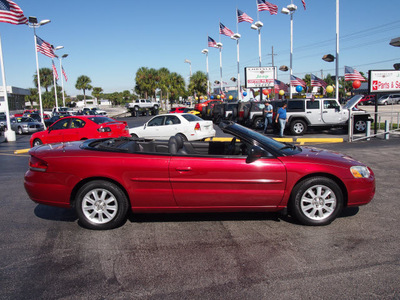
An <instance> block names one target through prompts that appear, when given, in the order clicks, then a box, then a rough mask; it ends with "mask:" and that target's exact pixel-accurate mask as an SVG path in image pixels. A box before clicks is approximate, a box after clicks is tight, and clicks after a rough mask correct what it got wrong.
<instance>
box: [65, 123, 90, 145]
mask: <svg viewBox="0 0 400 300" xmlns="http://www.w3.org/2000/svg"><path fill="white" fill-rule="evenodd" d="M85 125H86V122H85V121H84V120H82V119H79V118H71V121H70V123H69V125H68V128H67V130H65V131H64V139H63V141H64V142H71V141H79V140H81V139H82V138H89V136H87V135H85V134H84V129H83V128H84V127H85Z"/></svg>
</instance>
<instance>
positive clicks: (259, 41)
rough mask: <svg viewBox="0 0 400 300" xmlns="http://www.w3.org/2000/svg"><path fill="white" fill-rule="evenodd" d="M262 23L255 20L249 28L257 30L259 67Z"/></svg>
mask: <svg viewBox="0 0 400 300" xmlns="http://www.w3.org/2000/svg"><path fill="white" fill-rule="evenodd" d="M263 26H264V24H263V23H262V22H261V21H257V22H255V23H254V24H251V26H250V28H251V29H254V30H257V31H258V66H259V67H261V28H262V27H263ZM260 101H262V88H260Z"/></svg>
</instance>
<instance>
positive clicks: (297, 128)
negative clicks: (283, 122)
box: [293, 122, 305, 134]
mask: <svg viewBox="0 0 400 300" xmlns="http://www.w3.org/2000/svg"><path fill="white" fill-rule="evenodd" d="M293 131H294V132H295V133H297V134H301V133H303V132H304V131H305V130H304V125H303V123H300V122H298V123H297V122H296V123H295V124H294V125H293Z"/></svg>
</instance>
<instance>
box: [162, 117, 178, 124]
mask: <svg viewBox="0 0 400 300" xmlns="http://www.w3.org/2000/svg"><path fill="white" fill-rule="evenodd" d="M180 123H181V121H180V120H179V118H178V117H176V116H167V117H166V118H165V125H176V124H180Z"/></svg>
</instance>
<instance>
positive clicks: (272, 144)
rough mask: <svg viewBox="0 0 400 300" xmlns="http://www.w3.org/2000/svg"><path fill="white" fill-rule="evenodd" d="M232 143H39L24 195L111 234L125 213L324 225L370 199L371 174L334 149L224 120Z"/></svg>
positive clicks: (130, 140) (120, 140) (176, 139)
mask: <svg viewBox="0 0 400 300" xmlns="http://www.w3.org/2000/svg"><path fill="white" fill-rule="evenodd" d="M220 127H221V128H222V130H223V131H224V132H225V133H227V134H231V135H233V136H234V138H233V139H232V140H231V141H214V140H211V141H196V142H187V141H183V140H182V139H180V138H179V137H175V136H172V137H171V138H170V139H169V141H162V140H159V141H158V140H144V139H140V140H139V139H133V138H116V139H97V140H87V141H80V142H73V143H63V144H54V145H41V146H38V147H35V148H33V149H31V150H30V151H29V154H30V160H29V170H28V171H27V172H26V174H25V181H24V185H25V189H26V191H27V193H28V195H29V197H30V198H31V199H32V200H33V201H35V202H37V203H41V204H46V205H52V206H59V207H73V208H75V209H76V211H77V215H78V217H79V220H80V222H81V224H83V225H84V226H86V227H88V228H92V229H111V228H114V227H117V226H120V225H122V224H123V223H124V221H125V220H126V217H127V212H128V209H131V210H132V211H133V212H134V213H135V212H136V213H160V212H166V213H172V212H179V213H188V212H234V211H284V212H285V211H286V210H287V211H288V212H289V214H290V215H291V216H292V217H295V218H296V219H297V220H298V221H299V222H300V223H302V224H306V225H326V224H329V223H330V222H332V221H333V220H334V219H335V218H336V217H337V216H338V215H339V214H340V212H341V210H342V208H344V207H347V206H360V205H364V204H367V203H369V202H370V201H371V199H372V198H373V196H374V193H375V176H374V173H373V172H372V170H371V169H370V168H368V167H367V166H366V165H364V164H363V163H361V162H359V161H356V160H354V159H352V158H350V157H348V156H344V155H342V154H339V153H335V152H330V151H325V150H319V149H315V148H308V147H298V146H294V145H291V144H282V143H280V142H277V141H275V140H273V139H270V138H268V137H266V136H264V135H262V134H259V133H257V132H254V131H252V130H250V129H248V128H246V127H243V126H241V125H238V124H236V123H233V122H221V123H220Z"/></svg>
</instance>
